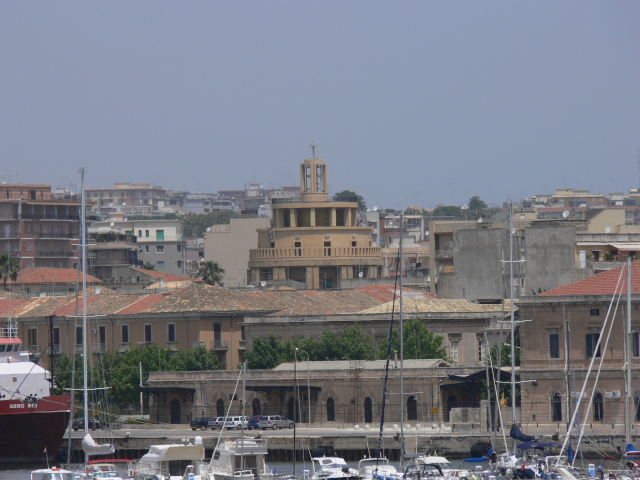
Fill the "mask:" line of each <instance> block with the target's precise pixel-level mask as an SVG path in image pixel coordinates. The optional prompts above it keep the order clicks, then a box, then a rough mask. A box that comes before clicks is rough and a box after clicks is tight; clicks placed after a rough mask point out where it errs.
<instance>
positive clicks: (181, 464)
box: [133, 437, 207, 480]
mask: <svg viewBox="0 0 640 480" xmlns="http://www.w3.org/2000/svg"><path fill="white" fill-rule="evenodd" d="M203 460H204V446H203V445H202V438H201V437H196V438H195V440H194V443H193V444H190V443H186V442H185V443H182V444H173V445H152V446H151V447H150V448H149V452H148V453H145V454H144V455H143V456H142V457H141V458H140V460H138V462H137V463H136V465H135V467H134V471H133V477H134V478H135V479H136V480H182V479H183V478H188V479H190V480H191V479H192V480H201V479H202V478H205V477H206V471H207V466H206V465H205V464H203Z"/></svg>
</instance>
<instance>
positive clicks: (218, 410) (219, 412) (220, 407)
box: [216, 398, 224, 417]
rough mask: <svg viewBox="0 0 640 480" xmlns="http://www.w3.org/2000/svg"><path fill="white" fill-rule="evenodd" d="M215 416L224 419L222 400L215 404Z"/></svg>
mask: <svg viewBox="0 0 640 480" xmlns="http://www.w3.org/2000/svg"><path fill="white" fill-rule="evenodd" d="M216 415H217V416H218V417H224V400H222V399H221V398H219V399H218V401H217V402H216Z"/></svg>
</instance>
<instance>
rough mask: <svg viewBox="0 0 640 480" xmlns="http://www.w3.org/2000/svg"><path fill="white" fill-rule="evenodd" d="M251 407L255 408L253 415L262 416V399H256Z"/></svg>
mask: <svg viewBox="0 0 640 480" xmlns="http://www.w3.org/2000/svg"><path fill="white" fill-rule="evenodd" d="M251 407H252V408H253V415H260V399H259V398H254V399H253V402H251Z"/></svg>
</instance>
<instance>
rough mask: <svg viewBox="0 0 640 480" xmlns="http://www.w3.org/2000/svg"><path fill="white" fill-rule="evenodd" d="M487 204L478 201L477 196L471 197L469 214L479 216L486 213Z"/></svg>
mask: <svg viewBox="0 0 640 480" xmlns="http://www.w3.org/2000/svg"><path fill="white" fill-rule="evenodd" d="M486 211H487V204H486V203H485V202H484V201H482V200H481V199H480V197H478V196H477V195H475V196H473V197H471V198H470V199H469V212H472V213H474V214H475V215H481V214H483V213H486Z"/></svg>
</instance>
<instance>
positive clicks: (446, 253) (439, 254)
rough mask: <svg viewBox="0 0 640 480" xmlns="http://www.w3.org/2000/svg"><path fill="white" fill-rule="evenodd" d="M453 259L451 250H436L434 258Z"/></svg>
mask: <svg viewBox="0 0 640 480" xmlns="http://www.w3.org/2000/svg"><path fill="white" fill-rule="evenodd" d="M450 257H453V248H445V249H443V250H436V251H435V255H434V258H450Z"/></svg>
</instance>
